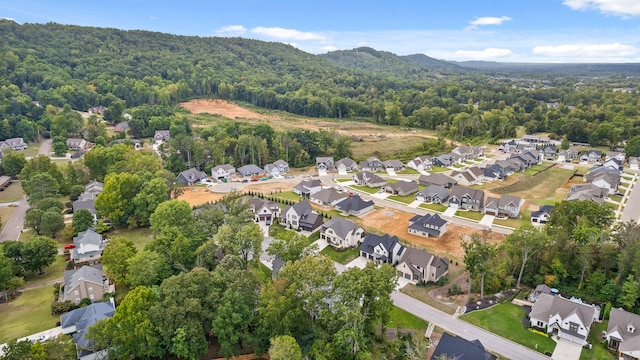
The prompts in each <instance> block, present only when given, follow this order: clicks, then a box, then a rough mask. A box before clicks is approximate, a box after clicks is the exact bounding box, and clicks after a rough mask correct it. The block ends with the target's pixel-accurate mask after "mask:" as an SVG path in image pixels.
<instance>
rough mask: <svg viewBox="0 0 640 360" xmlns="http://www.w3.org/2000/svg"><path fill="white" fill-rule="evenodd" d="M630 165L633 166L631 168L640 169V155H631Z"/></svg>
mask: <svg viewBox="0 0 640 360" xmlns="http://www.w3.org/2000/svg"><path fill="white" fill-rule="evenodd" d="M629 167H630V168H631V170H638V169H640V157H637V156H630V157H629Z"/></svg>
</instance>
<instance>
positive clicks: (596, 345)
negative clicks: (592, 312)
mask: <svg viewBox="0 0 640 360" xmlns="http://www.w3.org/2000/svg"><path fill="white" fill-rule="evenodd" d="M608 324H609V321H608V320H605V321H603V322H601V323H597V322H594V323H593V324H592V325H591V331H589V336H588V337H587V341H589V343H591V344H592V345H593V347H592V348H591V350H589V349H582V352H581V353H580V360H613V359H616V358H617V357H616V356H615V355H614V354H613V353H612V352H610V351H609V349H607V342H606V341H602V340H601V338H600V334H601V333H602V330H607V326H608Z"/></svg>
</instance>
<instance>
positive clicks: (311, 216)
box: [280, 200, 323, 231]
mask: <svg viewBox="0 0 640 360" xmlns="http://www.w3.org/2000/svg"><path fill="white" fill-rule="evenodd" d="M322 222H323V218H322V216H321V215H320V214H318V213H316V212H315V211H313V209H312V208H311V204H310V203H309V201H307V200H302V201H300V202H298V203H297V204H294V205H289V206H287V207H286V208H285V209H284V211H283V212H282V216H281V218H280V224H281V225H283V226H288V227H290V228H291V229H295V230H298V229H301V230H306V231H314V230H315V229H317V228H318V227H319V226H321V225H322Z"/></svg>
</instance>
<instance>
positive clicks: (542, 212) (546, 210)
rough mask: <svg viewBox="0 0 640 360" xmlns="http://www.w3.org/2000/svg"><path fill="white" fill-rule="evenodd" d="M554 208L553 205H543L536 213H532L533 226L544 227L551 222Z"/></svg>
mask: <svg viewBox="0 0 640 360" xmlns="http://www.w3.org/2000/svg"><path fill="white" fill-rule="evenodd" d="M553 208H554V207H553V206H551V205H543V206H540V208H539V209H538V210H536V211H532V212H531V224H533V225H544V224H546V223H547V221H549V218H550V217H551V211H552V210H553Z"/></svg>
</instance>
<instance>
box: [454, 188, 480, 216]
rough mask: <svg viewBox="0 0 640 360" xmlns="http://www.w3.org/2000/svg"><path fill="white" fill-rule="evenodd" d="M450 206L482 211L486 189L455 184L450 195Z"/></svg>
mask: <svg viewBox="0 0 640 360" xmlns="http://www.w3.org/2000/svg"><path fill="white" fill-rule="evenodd" d="M448 203H449V207H452V208H456V209H463V210H472V211H480V210H481V209H482V207H483V206H484V191H482V190H478V189H472V188H468V187H464V186H454V187H453V188H452V189H451V195H450V196H449V202H448Z"/></svg>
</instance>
